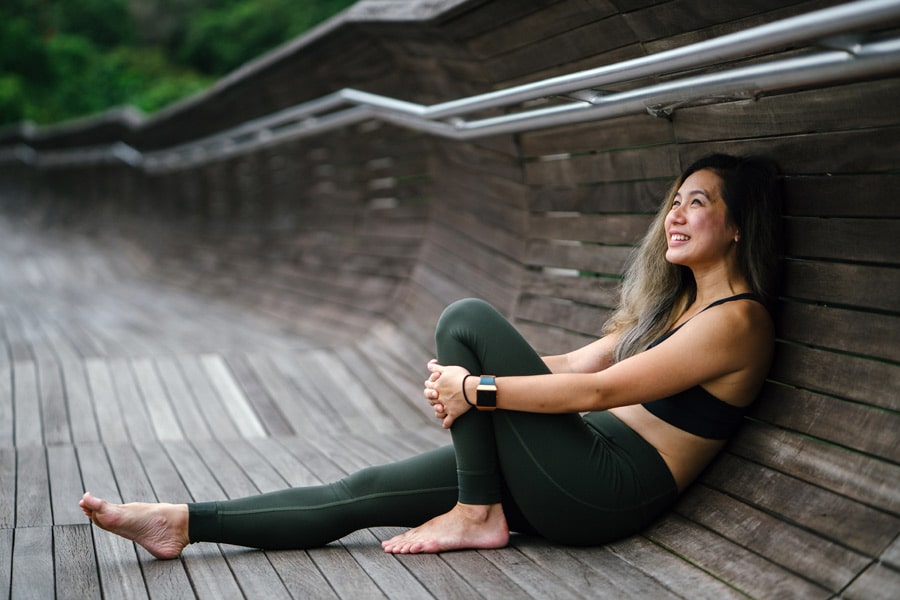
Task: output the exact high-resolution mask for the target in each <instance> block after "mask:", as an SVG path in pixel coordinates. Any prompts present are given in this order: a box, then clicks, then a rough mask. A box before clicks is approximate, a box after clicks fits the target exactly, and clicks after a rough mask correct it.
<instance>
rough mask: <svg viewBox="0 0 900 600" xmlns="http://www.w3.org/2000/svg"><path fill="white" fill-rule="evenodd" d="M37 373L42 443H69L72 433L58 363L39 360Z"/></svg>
mask: <svg viewBox="0 0 900 600" xmlns="http://www.w3.org/2000/svg"><path fill="white" fill-rule="evenodd" d="M37 375H38V389H39V390H40V396H41V420H42V422H43V428H42V429H43V431H44V443H45V444H48V445H52V444H70V443H72V433H71V430H70V427H69V414H68V413H69V411H68V407H67V406H66V392H65V390H64V389H63V381H62V373H61V370H60V368H59V365H57V364H56V362H39V363H38V364H37Z"/></svg>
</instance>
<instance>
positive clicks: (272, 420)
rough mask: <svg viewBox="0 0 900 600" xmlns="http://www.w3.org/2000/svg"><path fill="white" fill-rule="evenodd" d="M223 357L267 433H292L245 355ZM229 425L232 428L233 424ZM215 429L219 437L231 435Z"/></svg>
mask: <svg viewBox="0 0 900 600" xmlns="http://www.w3.org/2000/svg"><path fill="white" fill-rule="evenodd" d="M224 358H225V360H226V362H227V364H228V368H229V369H230V370H231V372H232V373H234V377H235V379H236V381H237V382H238V384H239V385H240V387H241V390H242V391H243V392H244V395H245V396H246V397H247V399H248V401H249V402H251V403H252V405H253V408H254V410H255V411H256V414H257V415H258V416H259V419H260V422H261V424H262V426H263V427H264V428H265V430H266V431H267V432H269V435H272V436H279V435H290V434H291V433H293V430H292V429H291V428H290V426H289V425H288V424H287V421H286V420H285V418H284V414H283V413H282V412H281V410H280V409H279V408H278V406H277V405H276V404H275V403H274V401H273V400H272V397H271V396H269V394H268V393H267V392H266V389H265V386H264V385H263V383H262V382H261V381H260V380H259V376H258V375H257V373H256V372H255V371H254V370H253V368H252V367H251V366H250V364H249V363H248V362H247V358H246V355H245V354H243V353H238V354H229V355H228V356H226V357H224ZM201 405H205V403H203V402H201ZM229 424H230V422H229ZM231 427H232V428H234V426H233V425H231ZM216 431H219V432H220V433H219V437H220V438H225V437H233V436H228V435H225V434H224V432H223V431H222V430H221V429H218V428H217V429H216Z"/></svg>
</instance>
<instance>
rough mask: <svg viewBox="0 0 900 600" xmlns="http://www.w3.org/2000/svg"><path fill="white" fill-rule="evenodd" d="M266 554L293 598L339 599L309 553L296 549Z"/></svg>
mask: <svg viewBox="0 0 900 600" xmlns="http://www.w3.org/2000/svg"><path fill="white" fill-rule="evenodd" d="M266 556H267V557H268V559H269V562H270V563H271V564H272V567H273V568H274V569H275V571H276V573H277V574H278V577H279V578H280V579H281V581H282V583H284V587H285V588H286V589H287V591H288V593H289V594H290V595H291V596H292V597H293V598H321V599H322V600H329V599H333V600H337V598H338V597H339V596H338V595H337V593H335V591H334V589H333V588H332V587H331V586H330V585H329V583H328V581H327V580H326V579H325V577H324V576H323V575H322V572H321V571H319V569H318V567H317V566H316V564H315V563H314V562H313V561H312V559H311V558H310V556H309V554H308V553H306V552H301V551H296V550H291V551H269V552H266Z"/></svg>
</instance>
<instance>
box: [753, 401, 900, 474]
mask: <svg viewBox="0 0 900 600" xmlns="http://www.w3.org/2000/svg"><path fill="white" fill-rule="evenodd" d="M752 415H753V418H754V419H760V420H762V421H765V422H767V423H771V424H773V425H777V426H778V427H781V428H786V429H791V430H793V431H797V432H800V433H802V434H804V435H807V436H811V437H814V438H818V439H821V440H827V441H829V442H832V443H835V444H840V445H842V446H844V447H845V448H851V449H854V450H859V451H860V452H865V453H867V454H871V455H873V456H878V457H881V458H883V459H885V460H889V461H893V462H900V447H898V445H897V431H900V416H898V415H897V414H896V413H892V412H887V411H884V410H879V409H873V408H871V407H868V406H864V405H861V404H857V403H855V402H845V401H842V400H839V399H837V398H833V397H831V396H825V395H822V394H815V393H813V392H810V391H808V390H800V389H796V388H790V387H785V386H779V385H773V384H769V385H767V386H766V387H765V388H764V389H763V392H762V393H761V395H760V400H759V401H757V403H756V404H755V406H754V409H753V413H752ZM863 432H864V433H863ZM861 433H863V434H862V435H861Z"/></svg>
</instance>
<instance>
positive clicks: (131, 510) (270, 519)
mask: <svg viewBox="0 0 900 600" xmlns="http://www.w3.org/2000/svg"><path fill="white" fill-rule="evenodd" d="M457 494H458V491H457V486H456V463H455V458H454V454H453V448H452V447H451V446H445V447H443V448H438V449H436V450H432V451H429V452H425V453H423V454H420V455H417V456H414V457H411V458H408V459H406V460H401V461H397V462H394V463H390V464H386V465H381V466H375V467H369V468H367V469H362V470H360V471H357V472H356V473H354V474H352V475H349V476H347V477H345V478H343V479H341V480H338V481H336V482H334V483H329V484H325V485H319V486H308V487H298V488H289V489H285V490H280V491H277V492H271V493H267V494H261V495H257V496H251V497H247V498H238V499H234V500H225V501H219V502H200V503H192V504H187V505H185V504H181V505H171V504H144V503H133V504H123V505H116V504H110V503H108V502H105V501H103V500H101V499H99V498H94V497H93V496H91V495H90V494H85V497H84V498H83V499H82V501H81V507H82V510H83V511H84V512H85V514H86V515H87V516H88V517H90V518H91V520H92V521H93V522H94V523H96V524H97V525H98V526H99V527H101V528H102V529H106V530H107V531H111V532H112V533H115V534H118V535H121V536H123V537H126V538H128V539H130V540H134V541H135V542H137V543H138V544H140V545H142V546H143V547H144V548H146V549H147V550H148V551H150V552H151V553H152V554H153V555H154V556H156V557H158V558H174V557H175V556H178V555H179V554H180V553H181V550H182V549H183V548H184V546H185V545H186V544H188V543H193V542H221V543H227V544H236V545H240V546H248V547H253V548H263V549H270V550H278V549H299V548H312V547H317V546H322V545H324V544H327V543H328V542H331V541H333V540H336V539H338V538H340V537H343V536H344V535H347V534H348V533H350V532H352V531H355V530H357V529H361V528H363V527H375V526H379V525H401V526H404V525H405V526H413V525H418V524H420V523H422V522H423V521H425V520H427V519H430V518H431V517H433V516H435V515H438V514H441V513H443V512H446V511H448V510H450V508H452V507H453V505H454V504H455V503H456V498H457Z"/></svg>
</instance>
